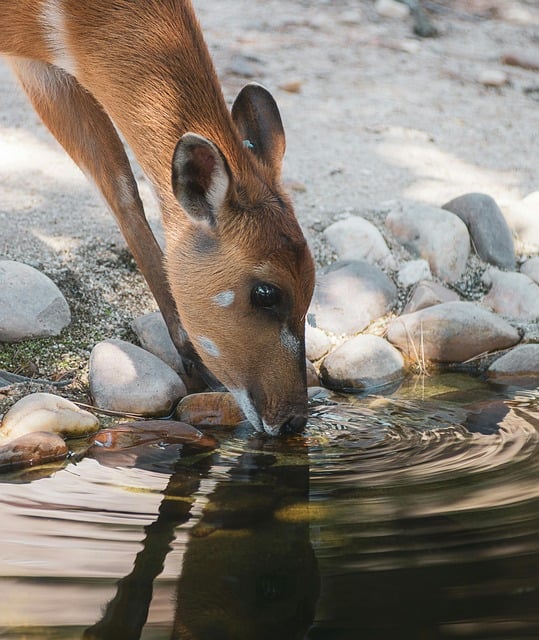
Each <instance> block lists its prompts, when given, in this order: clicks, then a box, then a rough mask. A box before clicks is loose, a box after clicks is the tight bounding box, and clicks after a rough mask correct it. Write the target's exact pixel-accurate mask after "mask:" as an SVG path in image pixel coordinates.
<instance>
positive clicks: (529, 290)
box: [481, 268, 539, 322]
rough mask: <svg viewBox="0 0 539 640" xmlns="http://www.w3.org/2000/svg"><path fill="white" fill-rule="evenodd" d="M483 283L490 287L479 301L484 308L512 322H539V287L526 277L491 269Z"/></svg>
mask: <svg viewBox="0 0 539 640" xmlns="http://www.w3.org/2000/svg"><path fill="white" fill-rule="evenodd" d="M483 282H484V283H485V284H486V285H487V286H489V285H490V290H489V292H488V293H487V295H486V296H484V297H483V300H482V301H481V302H482V304H483V305H484V306H486V307H489V308H490V309H492V310H493V311H495V312H496V313H499V314H500V315H502V316H506V317H508V318H512V319H514V320H525V321H531V322H537V321H539V285H537V284H536V283H535V282H534V281H533V280H532V279H531V278H528V276H527V275H525V274H523V273H515V272H506V271H498V270H497V269H493V268H491V269H489V270H488V271H486V272H485V273H484V274H483Z"/></svg>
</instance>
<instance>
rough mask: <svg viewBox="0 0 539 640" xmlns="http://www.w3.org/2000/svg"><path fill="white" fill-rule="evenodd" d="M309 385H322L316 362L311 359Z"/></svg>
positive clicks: (308, 372) (308, 362) (308, 370)
mask: <svg viewBox="0 0 539 640" xmlns="http://www.w3.org/2000/svg"><path fill="white" fill-rule="evenodd" d="M307 386H308V387H318V386H320V380H319V378H318V373H317V372H316V368H315V366H314V364H313V363H312V362H311V361H310V360H307Z"/></svg>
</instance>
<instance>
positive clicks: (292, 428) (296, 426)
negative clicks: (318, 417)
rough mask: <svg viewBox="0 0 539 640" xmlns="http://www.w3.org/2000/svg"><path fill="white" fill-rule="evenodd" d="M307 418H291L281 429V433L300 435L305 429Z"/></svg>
mask: <svg viewBox="0 0 539 640" xmlns="http://www.w3.org/2000/svg"><path fill="white" fill-rule="evenodd" d="M306 424H307V418H306V417H305V416H293V417H292V418H290V419H289V420H287V421H286V422H285V423H284V424H283V426H282V427H281V433H300V432H301V431H303V430H304V429H305V425H306Z"/></svg>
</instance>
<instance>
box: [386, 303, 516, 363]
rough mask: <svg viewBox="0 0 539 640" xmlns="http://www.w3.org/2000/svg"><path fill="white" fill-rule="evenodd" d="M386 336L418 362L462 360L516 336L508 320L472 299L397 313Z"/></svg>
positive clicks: (501, 346)
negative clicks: (406, 312) (471, 300)
mask: <svg viewBox="0 0 539 640" xmlns="http://www.w3.org/2000/svg"><path fill="white" fill-rule="evenodd" d="M387 338H388V340H389V341H390V342H391V343H392V344H394V345H395V346H396V347H398V348H399V349H400V350H401V351H402V352H403V354H404V355H405V356H406V357H407V358H409V359H411V360H413V361H416V362H418V363H419V364H423V363H424V362H428V361H434V362H465V361H466V360H469V359H470V358H473V357H475V356H478V355H480V354H483V353H487V352H490V351H497V350H499V349H506V348H508V347H512V346H513V345H515V344H516V343H517V342H518V341H519V340H520V336H519V333H518V331H517V330H516V329H514V328H513V327H512V326H511V325H510V324H509V323H508V322H506V321H505V320H504V319H503V318H500V317H499V316H497V315H496V314H494V313H491V312H490V311H487V310H486V309H484V308H483V307H481V306H480V305H477V304H474V303H473V302H445V303H443V304H438V305H435V306H433V307H428V308H426V309H422V310H421V311H416V312H415V313H408V314H406V315H403V316H400V317H399V318H396V319H395V320H393V321H392V322H391V324H390V325H389V328H388V333H387Z"/></svg>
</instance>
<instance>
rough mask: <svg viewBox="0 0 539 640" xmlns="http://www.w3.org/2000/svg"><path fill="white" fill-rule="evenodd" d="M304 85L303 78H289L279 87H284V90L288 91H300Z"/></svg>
mask: <svg viewBox="0 0 539 640" xmlns="http://www.w3.org/2000/svg"><path fill="white" fill-rule="evenodd" d="M302 86H303V82H302V81H301V80H289V81H288V82H283V84H280V85H279V89H282V90H283V91H286V92H288V93H299V92H300V91H301V87H302Z"/></svg>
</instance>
